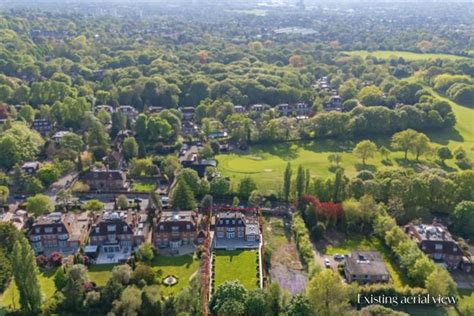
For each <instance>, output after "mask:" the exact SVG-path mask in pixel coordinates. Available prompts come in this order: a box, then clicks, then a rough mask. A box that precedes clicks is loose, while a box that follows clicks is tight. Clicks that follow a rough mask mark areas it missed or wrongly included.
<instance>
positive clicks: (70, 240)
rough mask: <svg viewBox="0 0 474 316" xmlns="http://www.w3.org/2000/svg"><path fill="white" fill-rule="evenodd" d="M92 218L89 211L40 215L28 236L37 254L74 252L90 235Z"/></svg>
mask: <svg viewBox="0 0 474 316" xmlns="http://www.w3.org/2000/svg"><path fill="white" fill-rule="evenodd" d="M91 223H92V219H91V217H90V216H89V213H88V212H85V213H81V214H74V213H66V214H62V213H59V212H54V213H50V214H48V215H44V216H41V217H39V218H38V219H37V220H36V221H35V222H34V224H33V227H32V228H31V230H30V232H29V234H28V237H29V239H30V242H31V246H32V247H33V249H34V251H35V252H36V253H37V254H40V253H44V254H46V255H48V254H51V253H53V252H55V251H57V252H60V253H63V254H74V253H76V252H77V251H78V250H79V247H80V246H81V245H82V243H84V241H85V240H86V239H87V236H88V235H89V229H90V226H91Z"/></svg>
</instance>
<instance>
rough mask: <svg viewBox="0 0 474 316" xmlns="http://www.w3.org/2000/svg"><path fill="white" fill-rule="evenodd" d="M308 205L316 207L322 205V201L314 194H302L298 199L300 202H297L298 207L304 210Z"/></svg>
mask: <svg viewBox="0 0 474 316" xmlns="http://www.w3.org/2000/svg"><path fill="white" fill-rule="evenodd" d="M308 205H312V206H314V207H315V208H316V209H319V208H320V207H321V202H319V200H318V198H317V197H315V196H313V195H308V194H306V195H302V196H301V197H300V198H299V199H298V203H297V204H296V208H297V209H298V210H300V211H304V210H305V209H306V207H308Z"/></svg>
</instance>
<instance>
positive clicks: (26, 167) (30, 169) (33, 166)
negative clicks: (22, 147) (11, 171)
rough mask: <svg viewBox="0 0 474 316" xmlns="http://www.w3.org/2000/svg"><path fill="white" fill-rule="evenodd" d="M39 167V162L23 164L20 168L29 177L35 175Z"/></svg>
mask: <svg viewBox="0 0 474 316" xmlns="http://www.w3.org/2000/svg"><path fill="white" fill-rule="evenodd" d="M40 167H41V163H40V162H39V161H29V162H25V163H24V164H23V165H22V166H21V171H23V172H24V173H27V174H30V175H35V174H36V172H37V171H38V170H39V168H40Z"/></svg>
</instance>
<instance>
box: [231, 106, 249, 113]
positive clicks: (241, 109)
mask: <svg viewBox="0 0 474 316" xmlns="http://www.w3.org/2000/svg"><path fill="white" fill-rule="evenodd" d="M245 111H246V109H245V107H243V106H242V105H234V112H235V113H245Z"/></svg>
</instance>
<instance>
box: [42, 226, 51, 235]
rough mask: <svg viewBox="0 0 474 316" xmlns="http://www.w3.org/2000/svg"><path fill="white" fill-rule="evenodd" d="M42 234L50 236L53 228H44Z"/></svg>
mask: <svg viewBox="0 0 474 316" xmlns="http://www.w3.org/2000/svg"><path fill="white" fill-rule="evenodd" d="M44 232H45V233H46V234H51V233H52V232H53V228H52V227H45V229H44Z"/></svg>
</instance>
